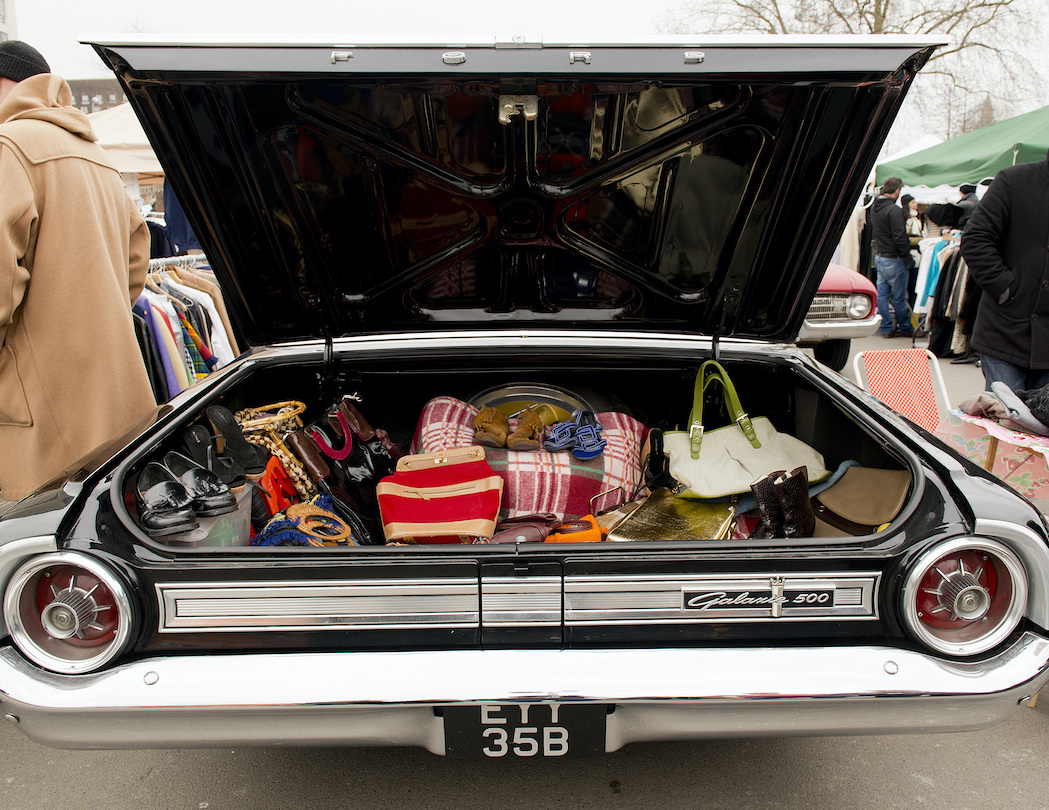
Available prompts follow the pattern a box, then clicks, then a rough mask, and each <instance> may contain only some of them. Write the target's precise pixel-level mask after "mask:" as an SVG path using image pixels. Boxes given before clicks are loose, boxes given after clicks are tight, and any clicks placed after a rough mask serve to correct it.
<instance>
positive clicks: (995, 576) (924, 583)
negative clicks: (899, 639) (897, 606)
mask: <svg viewBox="0 0 1049 810" xmlns="http://www.w3.org/2000/svg"><path fill="white" fill-rule="evenodd" d="M903 607H904V610H903V616H904V620H905V622H906V624H907V627H908V628H909V629H910V631H911V632H912V633H913V634H914V636H915V637H916V638H917V639H918V640H919V641H920V642H922V643H923V644H926V645H928V646H929V647H931V648H932V649H934V650H936V651H937V652H941V653H946V654H947V655H957V656H962V655H976V654H977V653H981V652H985V651H987V650H989V649H991V648H993V647H995V646H997V645H998V644H1000V643H1002V642H1003V641H1004V640H1005V639H1006V638H1008V637H1009V635H1010V634H1011V633H1012V632H1013V630H1015V629H1016V626H1017V625H1018V624H1019V623H1020V619H1021V618H1023V615H1024V611H1025V609H1026V607H1027V573H1026V571H1025V570H1024V567H1023V563H1021V562H1020V560H1019V558H1018V557H1017V556H1016V555H1015V554H1013V552H1011V551H1010V550H1009V549H1008V548H1006V547H1005V546H1003V545H1002V544H1001V543H997V542H995V541H992V540H984V539H979V538H971V537H970V538H959V539H955V540H950V541H948V542H946V543H941V544H940V545H938V546H934V547H933V548H931V549H930V550H928V551H926V552H925V553H924V554H922V555H921V557H919V558H918V559H917V560H916V561H915V563H914V564H913V565H912V567H911V570H910V573H908V575H907V580H906V584H905V585H904V591H903Z"/></svg>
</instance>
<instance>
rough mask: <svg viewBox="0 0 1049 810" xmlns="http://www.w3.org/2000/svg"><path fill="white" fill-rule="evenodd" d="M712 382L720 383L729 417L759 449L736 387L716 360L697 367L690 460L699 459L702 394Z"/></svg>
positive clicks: (693, 396)
mask: <svg viewBox="0 0 1049 810" xmlns="http://www.w3.org/2000/svg"><path fill="white" fill-rule="evenodd" d="M713 382H719V383H721V390H722V394H723V396H724V397H725V407H726V408H728V412H729V416H730V417H731V418H732V421H734V422H735V423H736V424H737V425H739V428H740V430H742V431H743V434H744V435H745V436H746V437H747V439H748V440H749V441H750V443H751V445H753V446H754V447H755V448H757V447H761V442H760V441H759V440H758V435H757V434H756V433H755V432H754V425H752V424H751V421H750V417H749V416H747V413H746V411H744V410H743V405H742V404H740V401H739V395H738V394H737V393H736V386H735V385H733V384H732V380H731V378H729V376H728V372H727V371H725V368H724V366H722V365H721V363H719V362H718V361H717V360H707V361H706V362H705V363H704V364H703V365H701V366H700V367H699V371H698V372H697V373H696V384H695V387H694V388H693V391H692V412H691V413H690V414H689V418H688V421H689V427H688V438H689V442H690V446H691V451H692V458H699V448H700V446H701V445H702V442H703V393H704V392H705V391H706V390H707V386H708V385H710V384H711V383H713Z"/></svg>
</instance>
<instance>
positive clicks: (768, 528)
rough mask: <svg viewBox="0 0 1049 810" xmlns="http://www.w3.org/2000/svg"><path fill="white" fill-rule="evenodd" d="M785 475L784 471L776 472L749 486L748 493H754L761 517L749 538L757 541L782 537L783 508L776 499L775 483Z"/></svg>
mask: <svg viewBox="0 0 1049 810" xmlns="http://www.w3.org/2000/svg"><path fill="white" fill-rule="evenodd" d="M785 474H786V470H776V472H771V473H769V474H768V475H766V476H764V477H762V478H759V479H758V480H757V481H755V482H754V483H753V484H751V485H750V491H751V492H753V493H754V500H755V501H757V504H758V514H760V515H761V523H759V524H758V525H757V526H755V527H754V531H752V532H751V533H750V536H751V537H754V538H757V539H759V540H760V539H764V538H767V537H783V508H782V507H781V506H780V505H779V498H777V497H776V487H775V481H776V479H778V478H779V477H780V476H781V475H785Z"/></svg>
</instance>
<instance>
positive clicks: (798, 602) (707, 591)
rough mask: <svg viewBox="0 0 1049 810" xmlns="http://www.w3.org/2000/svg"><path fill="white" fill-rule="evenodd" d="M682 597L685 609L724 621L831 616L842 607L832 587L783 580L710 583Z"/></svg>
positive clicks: (776, 578) (818, 583)
mask: <svg viewBox="0 0 1049 810" xmlns="http://www.w3.org/2000/svg"><path fill="white" fill-rule="evenodd" d="M682 595H683V600H684V604H683V607H684V609H685V610H688V611H700V612H702V613H705V614H708V615H710V616H712V617H724V618H732V617H744V616H749V617H771V618H778V617H781V616H790V615H800V616H811V615H813V614H814V613H815V614H820V615H833V614H834V613H835V612H836V610H835V608H840V607H841V606H840V605H838V604H837V603H836V598H835V597H836V588H835V586H834V584H832V583H827V582H819V581H813V580H791V579H785V578H783V577H769V578H768V579H752V580H747V581H741V580H738V579H736V580H726V581H723V582H716V581H715V582H709V583H706V587H704V588H702V589H697V588H695V587H692V588H684V589H682ZM849 601H850V603H851V604H850V607H851V606H852V604H854V603H853V602H852V600H851V599H850V600H849Z"/></svg>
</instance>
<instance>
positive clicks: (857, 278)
mask: <svg viewBox="0 0 1049 810" xmlns="http://www.w3.org/2000/svg"><path fill="white" fill-rule="evenodd" d="M880 325H881V316H880V315H879V314H878V292H877V290H876V289H875V288H874V285H873V284H872V283H871V282H870V280H868V279H867V278H866V277H865V276H863V275H861V274H860V273H857V272H856V271H855V270H849V269H848V268H847V267H842V266H841V265H840V264H831V265H828V267H827V272H826V273H824V274H823V281H821V282H820V288H819V291H818V292H817V293H816V296H815V297H814V298H813V299H812V304H811V305H810V306H809V311H808V314H807V315H806V316H805V323H804V325H803V326H802V327H801V332H800V333H799V334H798V345H799V346H811V347H812V348H813V350H814V353H815V355H816V359H817V360H819V361H820V362H821V363H823V364H824V365H827V366H830V367H831V368H832V369H834V370H835V371H841V369H843V368H845V364H846V363H847V362H848V361H849V349H850V342H851V341H852V339H853V338H865V337H870V336H871V335H873V334H875V333H876V332H877V331H878V327H879V326H880Z"/></svg>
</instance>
